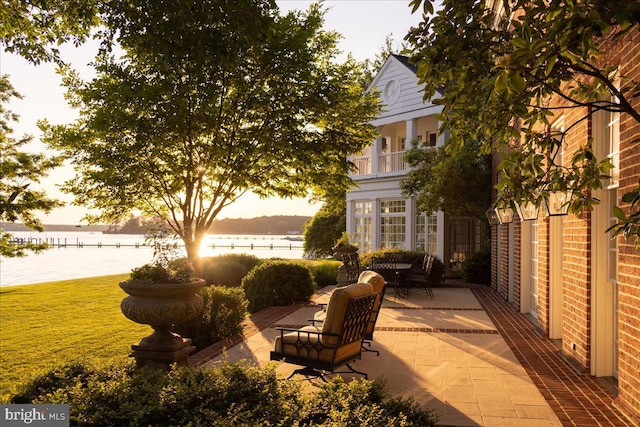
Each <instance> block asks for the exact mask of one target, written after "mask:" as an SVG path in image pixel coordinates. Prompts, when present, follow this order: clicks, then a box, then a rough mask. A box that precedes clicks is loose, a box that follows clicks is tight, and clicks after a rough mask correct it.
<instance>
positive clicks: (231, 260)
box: [198, 254, 262, 287]
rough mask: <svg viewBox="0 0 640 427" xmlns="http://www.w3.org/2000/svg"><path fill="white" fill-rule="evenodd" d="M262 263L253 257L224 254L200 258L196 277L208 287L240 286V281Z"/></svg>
mask: <svg viewBox="0 0 640 427" xmlns="http://www.w3.org/2000/svg"><path fill="white" fill-rule="evenodd" d="M261 262H262V261H260V259H259V258H258V257H256V256H255V255H249V254H224V255H218V256H214V257H207V258H201V259H200V261H199V263H198V265H199V269H198V272H199V273H198V275H199V277H202V278H203V279H204V280H205V281H206V282H207V284H208V285H221V286H232V287H233V286H240V285H242V279H243V278H244V276H246V275H247V273H248V272H249V271H251V270H252V269H253V268H254V267H255V266H257V265H259V264H260V263H261Z"/></svg>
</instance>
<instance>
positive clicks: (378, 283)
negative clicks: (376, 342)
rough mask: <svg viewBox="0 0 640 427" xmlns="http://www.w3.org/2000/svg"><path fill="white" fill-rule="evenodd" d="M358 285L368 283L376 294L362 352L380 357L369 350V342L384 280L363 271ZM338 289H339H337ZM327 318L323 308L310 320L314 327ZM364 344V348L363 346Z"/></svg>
mask: <svg viewBox="0 0 640 427" xmlns="http://www.w3.org/2000/svg"><path fill="white" fill-rule="evenodd" d="M358 283H369V284H370V285H371V286H372V287H373V292H374V293H375V294H376V302H375V304H374V305H373V309H372V310H371V318H370V320H369V324H368V325H367V330H366V331H365V334H364V337H363V341H362V344H363V350H364V351H373V352H375V353H376V354H377V355H378V356H380V352H379V351H377V350H370V347H371V341H373V332H374V331H375V328H376V322H377V321H378V315H379V314H380V309H381V308H382V301H383V300H384V294H385V292H386V290H387V287H386V286H385V280H384V278H383V277H382V276H381V275H380V274H379V273H376V272H375V271H372V270H365V271H363V272H362V273H360V275H359V276H358ZM337 289H339V288H337ZM326 316H327V310H326V307H323V309H322V310H320V311H318V312H316V313H315V315H314V316H313V320H311V323H312V325H316V323H321V322H324V319H325V318H326ZM365 344H366V347H364V345H365Z"/></svg>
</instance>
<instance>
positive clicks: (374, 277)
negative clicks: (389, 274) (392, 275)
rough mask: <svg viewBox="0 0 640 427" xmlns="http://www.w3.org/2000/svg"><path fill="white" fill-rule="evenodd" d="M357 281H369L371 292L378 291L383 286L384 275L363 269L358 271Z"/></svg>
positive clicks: (380, 290)
mask: <svg viewBox="0 0 640 427" xmlns="http://www.w3.org/2000/svg"><path fill="white" fill-rule="evenodd" d="M358 283H369V284H370V285H371V286H373V292H378V293H380V292H382V288H384V277H382V276H381V275H380V274H379V273H376V272H375V271H373V270H365V271H363V272H362V273H360V277H358Z"/></svg>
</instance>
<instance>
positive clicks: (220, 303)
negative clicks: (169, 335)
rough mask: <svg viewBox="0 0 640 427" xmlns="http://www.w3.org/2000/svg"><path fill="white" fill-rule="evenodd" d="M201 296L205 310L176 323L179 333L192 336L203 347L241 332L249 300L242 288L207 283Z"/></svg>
mask: <svg viewBox="0 0 640 427" xmlns="http://www.w3.org/2000/svg"><path fill="white" fill-rule="evenodd" d="M200 296H202V299H203V300H204V306H203V308H202V312H201V313H200V315H199V316H197V317H196V318H195V319H192V320H190V321H188V322H186V323H183V324H181V325H176V326H175V331H176V332H177V333H178V334H180V335H181V336H183V337H187V338H191V340H192V342H193V345H195V346H196V348H197V349H198V350H201V349H203V348H205V347H207V346H209V345H211V344H214V343H216V342H218V341H220V340H222V339H225V338H227V337H230V336H232V335H235V334H237V333H239V332H241V331H242V322H243V321H244V318H245V315H246V310H247V304H248V303H247V299H246V298H245V296H244V291H243V290H242V289H241V288H226V287H224V286H208V287H205V288H203V289H202V290H201V291H200Z"/></svg>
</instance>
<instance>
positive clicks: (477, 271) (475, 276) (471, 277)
mask: <svg viewBox="0 0 640 427" xmlns="http://www.w3.org/2000/svg"><path fill="white" fill-rule="evenodd" d="M460 275H461V276H462V278H463V279H464V280H466V281H467V282H469V283H482V284H484V285H489V284H491V253H490V252H476V253H474V254H472V255H471V256H469V258H467V259H466V260H465V261H464V263H463V264H462V271H461V272H460Z"/></svg>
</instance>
